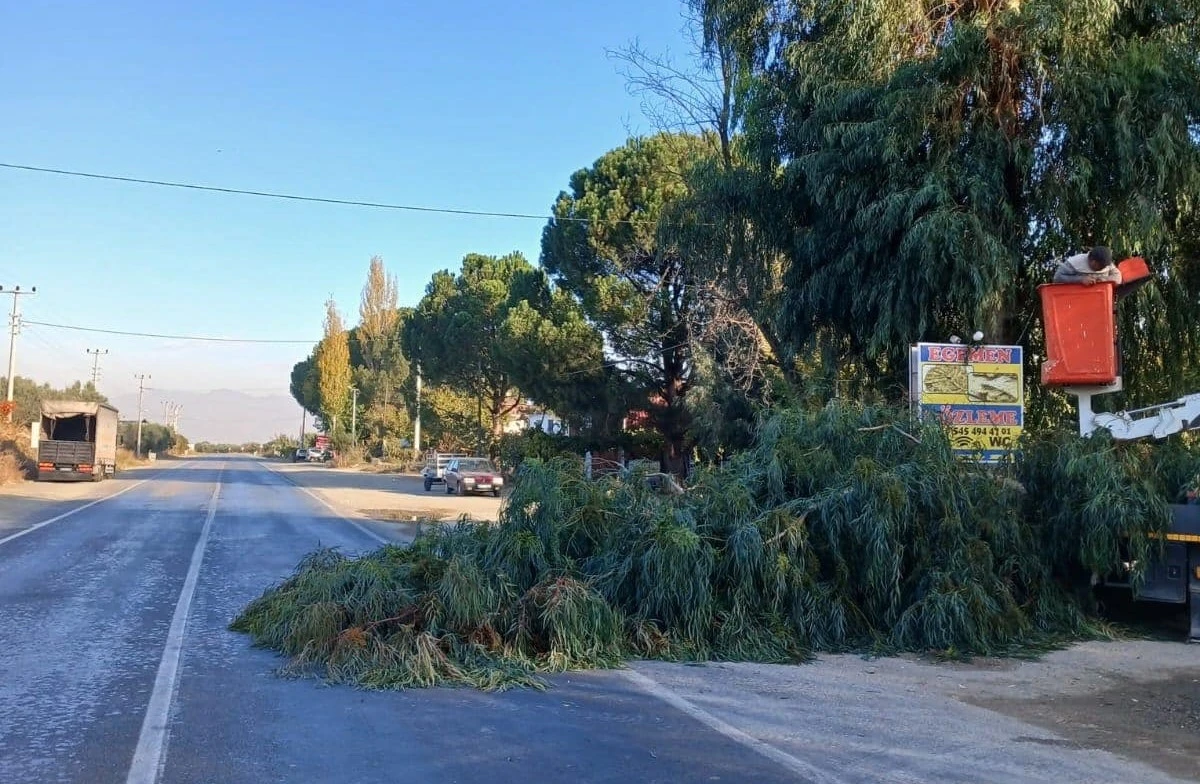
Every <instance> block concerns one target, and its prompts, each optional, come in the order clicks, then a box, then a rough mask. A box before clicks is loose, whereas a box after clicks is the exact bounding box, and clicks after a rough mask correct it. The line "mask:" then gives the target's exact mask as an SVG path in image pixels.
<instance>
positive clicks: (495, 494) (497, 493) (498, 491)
mask: <svg viewBox="0 0 1200 784" xmlns="http://www.w3.org/2000/svg"><path fill="white" fill-rule="evenodd" d="M492 495H494V496H496V497H497V498H499V497H500V488H498V487H497V488H496V489H495V490H493V491H492Z"/></svg>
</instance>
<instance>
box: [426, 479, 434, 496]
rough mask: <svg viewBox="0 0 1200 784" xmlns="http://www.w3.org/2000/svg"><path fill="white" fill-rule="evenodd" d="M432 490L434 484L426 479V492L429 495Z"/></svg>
mask: <svg viewBox="0 0 1200 784" xmlns="http://www.w3.org/2000/svg"><path fill="white" fill-rule="evenodd" d="M432 489H433V482H430V481H429V480H428V479H426V480H425V492H426V493H428V492H429V491H430V490H432Z"/></svg>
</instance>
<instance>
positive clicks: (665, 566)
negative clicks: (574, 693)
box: [234, 404, 1200, 688]
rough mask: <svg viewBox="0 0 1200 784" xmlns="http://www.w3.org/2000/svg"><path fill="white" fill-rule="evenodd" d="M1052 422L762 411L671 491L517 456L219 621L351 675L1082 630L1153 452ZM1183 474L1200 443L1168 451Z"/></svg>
mask: <svg viewBox="0 0 1200 784" xmlns="http://www.w3.org/2000/svg"><path fill="white" fill-rule="evenodd" d="M1141 449H1142V450H1144V451H1141V450H1127V449H1123V448H1114V445H1113V444H1111V443H1107V442H1105V441H1104V440H1102V439H1090V440H1082V439H1078V438H1074V439H1071V438H1067V437H1066V436H1062V437H1058V436H1055V437H1051V438H1047V439H1046V440H1044V441H1037V440H1033V441H1030V442H1029V443H1028V444H1026V449H1025V452H1024V455H1023V457H1022V458H1021V460H1019V461H1018V462H1016V463H1014V464H1012V465H1010V466H1007V467H1001V468H999V469H995V470H991V469H983V468H980V467H979V466H976V465H973V464H970V463H965V462H963V461H961V460H958V459H957V458H955V456H954V455H953V453H952V451H951V449H950V445H949V443H948V441H947V440H946V438H945V436H944V434H943V432H942V431H941V430H940V429H938V428H937V426H936V425H933V424H928V423H927V424H924V425H922V424H921V423H917V422H913V421H911V420H910V419H909V418H908V414H907V412H904V411H896V410H892V409H888V408H871V407H863V406H852V405H846V406H840V405H833V404H831V405H829V406H826V407H825V408H822V409H816V410H783V411H780V412H778V413H776V414H774V415H772V416H771V417H769V418H766V419H764V420H762V421H761V422H760V424H759V427H758V430H757V437H756V441H755V445H754V447H753V449H751V450H749V451H747V452H744V453H742V454H741V455H739V456H737V457H736V458H735V459H733V460H732V461H730V463H729V465H728V466H727V467H726V468H724V469H722V470H718V471H714V472H710V473H707V474H704V475H702V476H701V477H700V479H699V481H698V482H697V483H696V485H695V486H693V487H692V488H691V489H690V490H688V491H687V492H686V493H685V494H683V495H667V494H662V493H658V492H655V491H654V489H653V488H652V486H651V485H650V483H649V482H647V481H644V480H643V479H642V478H641V477H640V476H632V477H625V478H619V477H609V478H605V479H602V480H599V481H588V480H585V479H584V478H583V476H582V469H581V466H580V463H579V461H578V460H575V459H559V458H555V459H551V460H549V461H547V462H542V461H540V460H536V459H531V460H528V461H526V463H525V464H524V465H523V466H522V469H521V471H520V472H519V476H518V479H517V481H516V483H515V484H514V487H513V489H512V494H511V496H510V498H509V500H508V502H507V504H506V505H505V506H504V508H503V509H502V512H501V516H500V521H499V525H497V526H490V525H475V524H472V523H470V522H469V521H463V522H460V523H459V524H455V525H450V526H447V527H439V526H434V527H431V528H430V529H428V530H424V531H423V532H422V533H421V534H420V535H419V536H418V537H417V539H416V541H415V542H414V543H413V545H412V546H411V547H407V548H400V547H385V548H383V549H381V550H379V551H376V552H375V553H373V554H370V555H367V556H364V557H362V558H359V559H349V558H345V557H342V556H340V555H336V554H332V553H328V552H322V553H318V554H315V555H313V556H311V557H310V558H309V559H308V560H307V561H306V562H305V563H303V564H301V566H300V568H299V569H298V571H297V572H296V574H295V575H294V576H293V577H292V578H290V579H289V580H287V581H286V582H284V583H283V584H281V585H279V586H277V587H275V588H272V589H271V590H268V591H267V592H266V593H264V594H263V596H262V597H261V598H259V599H258V600H256V601H255V602H254V603H253V604H251V605H250V606H249V607H247V608H246V610H245V611H244V612H243V613H242V614H241V616H240V617H239V618H238V619H237V620H236V621H235V623H234V628H235V629H237V630H240V631H245V632H248V633H250V634H251V635H252V636H253V637H254V639H255V641H256V643H257V644H259V645H263V646H266V647H270V648H272V649H275V650H278V651H280V652H281V653H283V654H285V655H287V656H289V657H290V661H291V664H290V665H289V666H290V667H292V668H301V669H305V670H306V671H314V670H315V671H316V672H318V673H320V674H323V675H324V676H325V677H329V678H332V679H334V680H351V681H354V682H356V683H361V684H364V685H368V686H407V685H428V684H433V683H444V682H450V683H454V682H458V683H469V684H473V685H477V686H483V687H486V688H495V687H500V686H504V685H509V684H512V683H536V680H535V675H536V673H537V672H543V671H553V670H559V669H563V668H568V667H608V666H615V665H616V664H617V663H618V662H619V661H620V660H621V659H622V658H623V657H627V656H639V657H652V658H668V659H726V660H753V661H779V662H786V661H802V660H804V659H806V658H807V657H808V656H809V655H810V653H811V652H813V651H850V650H855V651H872V652H877V653H879V652H895V651H932V652H936V653H938V654H939V655H943V656H969V655H973V654H1019V653H1022V652H1030V651H1035V650H1041V649H1044V648H1046V647H1047V646H1053V645H1056V644H1059V643H1061V642H1063V641H1065V640H1068V639H1072V638H1079V637H1088V636H1091V635H1093V634H1096V633H1099V632H1098V629H1099V626H1098V625H1097V624H1094V623H1092V621H1091V620H1090V616H1089V609H1090V608H1089V606H1088V604H1087V602H1086V598H1085V596H1084V595H1085V594H1086V588H1087V586H1088V582H1089V577H1090V575H1091V573H1092V572H1093V571H1095V572H1100V573H1106V572H1108V571H1110V570H1113V569H1116V568H1118V567H1119V565H1120V561H1121V559H1122V555H1121V548H1122V547H1123V546H1131V547H1133V548H1134V550H1137V549H1138V548H1140V547H1142V545H1143V544H1144V543H1145V542H1146V541H1147V535H1148V534H1149V533H1151V532H1153V531H1155V530H1158V529H1160V528H1161V526H1162V525H1163V523H1164V516H1163V515H1164V511H1165V507H1164V494H1163V490H1162V488H1161V486H1160V485H1159V484H1158V481H1157V480H1152V479H1148V478H1147V477H1148V476H1150V474H1148V473H1147V465H1148V464H1152V463H1155V462H1161V460H1159V458H1160V457H1161V455H1160V454H1159V453H1158V452H1157V450H1158V449H1159V447H1143V448H1141ZM1166 449H1167V450H1168V451H1170V452H1171V454H1170V456H1169V460H1170V461H1177V462H1178V463H1179V464H1180V465H1181V466H1183V465H1184V464H1187V465H1186V468H1181V470H1180V471H1179V473H1180V474H1181V475H1183V474H1188V473H1192V474H1194V473H1195V470H1196V469H1197V468H1200V455H1197V453H1196V452H1195V451H1189V450H1188V449H1185V448H1181V447H1179V446H1174V445H1173V446H1168V447H1166Z"/></svg>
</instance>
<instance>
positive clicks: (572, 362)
mask: <svg viewBox="0 0 1200 784" xmlns="http://www.w3.org/2000/svg"><path fill="white" fill-rule="evenodd" d="M404 349H405V353H406V354H407V355H408V356H410V357H412V358H413V361H415V362H417V363H419V365H420V368H421V373H422V375H423V377H424V378H425V379H427V380H428V381H429V382H430V383H431V384H433V385H441V386H448V387H451V388H453V389H454V390H456V391H457V392H458V393H461V394H464V395H469V396H471V397H473V398H474V399H475V400H476V404H477V408H478V409H479V410H480V411H481V412H482V413H483V414H484V415H485V416H483V419H484V420H485V421H486V423H487V427H488V433H487V434H484V433H480V435H479V438H480V441H482V440H484V438H485V436H486V438H487V439H489V440H491V439H495V438H497V437H498V436H500V435H501V434H502V433H503V430H504V423H505V418H506V416H507V415H508V414H509V413H511V412H512V411H513V410H515V409H516V407H517V406H518V405H520V403H521V402H522V400H523V399H524V398H526V397H532V398H534V399H536V400H538V401H539V402H541V403H545V404H554V405H578V404H579V403H580V391H581V390H584V389H586V386H585V385H584V384H582V383H580V382H581V381H582V382H586V381H589V380H595V379H597V378H599V377H600V376H601V374H602V369H601V366H602V364H603V359H602V345H601V339H600V336H599V334H598V333H597V332H596V331H595V330H594V329H592V328H591V327H590V326H589V325H588V324H587V322H586V321H585V320H584V318H583V314H582V311H581V310H580V309H579V307H578V305H577V304H576V303H575V301H574V300H573V299H571V298H570V297H569V296H567V295H565V293H563V292H560V291H556V290H554V289H552V288H551V286H550V282H549V280H548V278H547V277H546V276H545V274H544V273H543V272H541V271H540V270H538V269H535V268H534V267H533V265H531V264H530V263H529V261H528V260H526V259H525V257H524V256H522V255H521V254H520V253H510V254H508V255H505V256H487V255H482V254H475V253H472V254H468V255H467V256H466V257H464V258H463V261H462V267H461V269H460V270H459V271H458V272H457V273H452V272H450V271H448V270H443V271H440V272H438V273H436V274H434V276H433V278H432V280H430V282H429V285H428V286H427V287H426V290H425V296H424V297H423V298H422V299H421V302H420V303H419V304H418V305H417V307H416V309H415V311H414V312H413V314H412V317H411V318H410V319H409V320H408V322H407V324H406V326H405V329H404ZM583 397H589V395H588V394H587V393H584V395H583ZM590 397H592V398H595V397H596V394H594V393H593V394H591V395H590Z"/></svg>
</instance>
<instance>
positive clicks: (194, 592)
mask: <svg viewBox="0 0 1200 784" xmlns="http://www.w3.org/2000/svg"><path fill="white" fill-rule="evenodd" d="M139 476H146V477H148V478H146V479H139V478H134V477H133V476H132V475H131V476H127V477H125V478H122V479H121V480H120V481H118V482H110V483H104V484H103V485H100V486H98V489H96V490H94V491H92V492H93V493H94V494H95V495H96V497H97V498H99V497H102V496H103V495H107V494H109V493H113V492H119V493H120V494H119V495H117V496H116V497H111V498H108V499H107V500H102V501H100V502H99V503H95V504H94V505H91V506H89V507H87V508H83V509H80V510H79V511H77V512H74V513H73V514H69V515H68V516H66V517H62V518H61V519H55V518H56V517H57V516H59V515H62V514H63V513H64V512H66V511H70V509H78V508H79V507H80V506H81V505H82V504H85V503H92V500H93V499H92V498H91V497H90V496H84V495H82V493H83V491H81V490H78V489H73V490H70V491H65V490H64V491H63V492H64V493H67V494H68V495H71V497H72V498H74V499H75V500H74V501H73V502H72V503H71V504H68V505H64V503H63V502H54V501H45V502H44V505H43V506H41V507H39V506H38V505H37V504H34V503H32V502H28V501H29V499H23V500H22V502H21V503H16V502H15V500H14V499H13V498H4V497H0V517H3V519H4V523H3V525H2V526H0V619H2V620H3V622H2V623H0V717H2V718H0V782H4V783H5V784H24V782H30V783H31V784H32V782H38V783H39V784H46V783H48V782H88V784H104V783H105V782H139V784H140V783H142V782H169V783H170V784H185V783H190V782H197V783H199V782H206V783H207V782H222V783H223V784H237V783H239V782H247V784H248V783H249V782H254V784H261V783H262V782H357V783H362V782H464V784H473V783H474V782H479V783H480V784H482V783H483V782H489V783H491V782H507V781H512V782H529V781H538V782H539V783H542V782H544V783H545V784H550V783H551V782H628V781H638V782H678V781H714V782H735V781H755V782H767V783H770V782H783V781H803V780H805V777H804V776H803V775H801V772H800V771H802V763H800V762H799V761H798V760H796V759H794V758H792V757H789V756H788V755H784V754H780V753H774V754H772V752H771V751H770V750H763V749H758V748H756V747H755V745H754V743H752V742H747V739H745V738H739V737H738V736H737V734H736V733H735V732H731V731H729V730H728V729H725V728H722V727H721V726H720V725H719V723H718V724H713V723H712V722H708V723H705V721H704V716H703V715H700V716H697V715H694V714H693V713H690V712H687V708H686V706H682V707H676V706H673V705H671V704H669V703H668V702H665V701H663V699H662V698H661V697H660V696H654V695H653V694H652V693H651V692H649V691H647V690H646V689H645V688H642V687H639V685H638V684H637V682H636V681H633V680H630V679H629V678H628V677H627V676H623V675H620V674H617V673H611V672H610V673H591V674H584V675H581V676H580V675H572V676H568V677H562V678H557V679H555V682H554V688H552V689H551V690H550V691H548V692H533V691H514V692H508V693H504V694H498V695H495V694H485V693H480V692H476V691H472V690H450V689H438V690H417V691H410V692H405V693H394V692H393V693H369V692H362V691H357V690H353V689H350V688H343V687H336V688H330V687H327V686H323V685H321V684H320V683H318V682H315V681H308V680H286V679H281V678H279V677H277V676H276V675H275V674H274V672H273V669H274V668H275V667H276V666H277V665H278V664H279V663H280V660H279V659H278V658H277V657H275V656H274V655H273V654H271V653H269V652H266V651H261V650H256V649H253V648H251V647H250V646H249V645H248V643H247V639H246V637H245V636H243V635H239V634H234V633H232V632H229V631H227V630H226V626H227V625H228V623H229V622H230V620H231V619H232V618H233V617H234V616H235V615H236V614H237V613H238V611H239V610H240V609H241V608H242V607H243V606H244V605H245V604H246V603H247V602H248V601H250V600H251V599H253V598H254V597H255V596H257V595H258V594H259V593H261V591H262V590H263V589H264V588H265V587H266V586H268V585H269V584H271V583H272V582H274V581H276V580H279V579H281V578H283V577H285V576H286V575H287V574H288V573H289V572H290V571H291V570H292V568H293V567H294V566H295V564H296V563H297V561H298V560H299V559H300V558H301V557H302V556H303V555H304V554H305V553H307V552H309V551H311V550H312V549H313V548H315V547H317V546H318V545H324V546H330V545H332V546H338V547H341V548H344V549H345V550H346V551H348V552H357V551H362V550H365V549H369V548H372V547H375V546H377V545H378V544H379V543H380V540H381V539H383V538H386V537H387V536H388V532H389V531H391V530H395V529H394V527H389V526H387V525H386V524H371V523H351V522H348V521H346V520H345V519H341V518H339V517H336V516H335V515H334V514H332V513H331V512H330V511H329V509H328V508H327V507H325V506H324V505H322V504H321V503H319V502H318V501H317V500H315V499H314V498H312V497H311V496H310V495H309V494H308V493H306V492H305V491H304V490H303V489H302V488H299V487H297V486H295V485H294V484H292V483H290V482H288V481H287V480H286V479H285V478H284V477H282V476H280V475H279V474H277V473H276V472H274V471H272V470H269V469H268V468H267V467H266V466H264V465H263V464H261V463H258V462H255V461H251V460H239V459H230V460H197V461H193V462H191V463H185V464H182V465H175V466H171V467H166V468H163V469H161V470H156V471H150V472H147V473H143V474H140V475H139ZM39 492H42V490H41V489H40V488H39ZM68 507H69V508H68ZM39 511H40V512H42V513H40V514H39ZM48 520H52V522H47V521H48Z"/></svg>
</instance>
